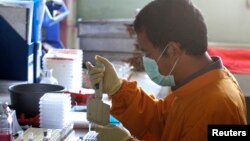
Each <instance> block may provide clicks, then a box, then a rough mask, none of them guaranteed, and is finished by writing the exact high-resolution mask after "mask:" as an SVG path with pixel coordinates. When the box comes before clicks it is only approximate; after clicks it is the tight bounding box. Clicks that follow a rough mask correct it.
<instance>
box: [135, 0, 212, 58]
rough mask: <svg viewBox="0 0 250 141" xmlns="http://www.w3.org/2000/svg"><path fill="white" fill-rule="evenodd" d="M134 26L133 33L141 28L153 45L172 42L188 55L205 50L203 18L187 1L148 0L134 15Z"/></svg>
mask: <svg viewBox="0 0 250 141" xmlns="http://www.w3.org/2000/svg"><path fill="white" fill-rule="evenodd" d="M134 29H135V31H136V33H140V32H143V31H145V33H146V36H147V37H148V39H149V40H150V42H152V43H153V45H154V46H157V47H161V48H164V47H165V46H166V44H167V43H169V42H170V41H175V42H178V43H180V44H181V47H182V48H183V49H184V50H186V53H187V54H190V55H194V56H196V55H203V54H204V53H205V52H206V50H207V27H206V24H205V21H204V19H203V16H202V14H201V12H200V11H199V10H198V9H197V8H196V7H195V6H194V5H193V4H192V3H191V1H190V0H155V1H152V2H150V3H149V4H147V5H146V6H145V7H144V8H143V9H142V10H141V11H140V12H139V13H138V15H137V16H136V19H135V21H134Z"/></svg>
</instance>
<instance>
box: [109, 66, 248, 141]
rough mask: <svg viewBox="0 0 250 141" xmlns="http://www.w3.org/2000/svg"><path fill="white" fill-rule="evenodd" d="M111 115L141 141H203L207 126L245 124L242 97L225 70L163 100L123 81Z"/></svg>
mask: <svg viewBox="0 0 250 141" xmlns="http://www.w3.org/2000/svg"><path fill="white" fill-rule="evenodd" d="M111 113H112V115H113V116H115V117H116V118H117V119H118V120H119V121H121V122H122V124H123V126H124V127H126V128H127V129H128V130H129V131H130V133H131V134H132V135H134V136H135V137H137V138H138V139H140V140H145V141H206V140H207V127H208V124H247V121H246V103H245V98H244V95H243V93H242V91H241V89H240V87H239V85H238V83H237V81H236V80H235V78H234V77H233V76H232V74H231V73H230V72H229V71H228V70H227V69H215V70H211V71H209V72H206V73H205V74H203V75H201V76H198V77H196V78H194V79H193V80H191V81H190V82H189V83H187V84H185V85H183V86H182V87H180V88H178V89H177V90H175V91H172V92H171V93H170V94H169V95H168V96H167V97H165V98H164V99H156V98H155V97H154V96H152V95H150V94H148V93H147V92H145V91H144V90H143V89H142V88H140V87H138V86H137V83H136V82H128V81H125V80H124V81H123V84H122V87H121V89H120V90H119V91H118V92H117V93H116V94H115V95H114V96H113V97H112V108H111Z"/></svg>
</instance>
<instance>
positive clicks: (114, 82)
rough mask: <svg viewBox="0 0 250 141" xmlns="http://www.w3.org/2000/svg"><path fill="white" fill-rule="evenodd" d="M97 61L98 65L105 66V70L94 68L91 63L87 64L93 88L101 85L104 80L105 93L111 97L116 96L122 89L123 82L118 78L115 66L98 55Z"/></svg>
mask: <svg viewBox="0 0 250 141" xmlns="http://www.w3.org/2000/svg"><path fill="white" fill-rule="evenodd" d="M95 60H96V62H97V63H100V64H103V65H104V68H103V67H98V66H93V65H92V64H91V63H90V62H87V63H86V67H87V69H88V72H89V76H90V81H91V84H92V86H95V85H96V84H98V83H100V82H101V80H102V79H103V92H104V93H107V94H109V95H113V94H115V93H116V92H117V91H118V90H119V89H120V87H121V85H122V80H120V79H119V78H118V76H117V74H116V71H115V69H114V66H113V64H112V63H111V62H109V60H107V59H106V58H104V57H101V56H98V55H97V56H95Z"/></svg>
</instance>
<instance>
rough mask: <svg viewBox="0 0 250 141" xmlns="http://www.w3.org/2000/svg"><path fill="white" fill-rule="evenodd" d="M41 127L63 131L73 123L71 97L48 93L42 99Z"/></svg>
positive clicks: (40, 106)
mask: <svg viewBox="0 0 250 141" xmlns="http://www.w3.org/2000/svg"><path fill="white" fill-rule="evenodd" d="M39 112H40V127H41V128H50V129H63V128H65V127H66V126H68V125H70V124H71V123H72V119H71V114H70V113H71V97H70V95H68V94H63V93H46V94H44V95H43V96H42V97H41V98H40V102H39Z"/></svg>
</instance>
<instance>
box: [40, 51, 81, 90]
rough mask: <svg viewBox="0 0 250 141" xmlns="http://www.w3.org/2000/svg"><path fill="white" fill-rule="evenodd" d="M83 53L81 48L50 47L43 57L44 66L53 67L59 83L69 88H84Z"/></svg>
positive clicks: (45, 67)
mask: <svg viewBox="0 0 250 141" xmlns="http://www.w3.org/2000/svg"><path fill="white" fill-rule="evenodd" d="M82 59H83V53H82V50H80V49H50V50H49V51H48V53H47V54H45V55H44V57H43V68H44V69H52V70H53V76H54V77H55V78H56V79H57V80H58V84H59V85H62V86H64V87H65V88H66V89H67V90H80V89H81V88H82V81H83V78H82V72H83V70H82V63H83V60H82Z"/></svg>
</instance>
